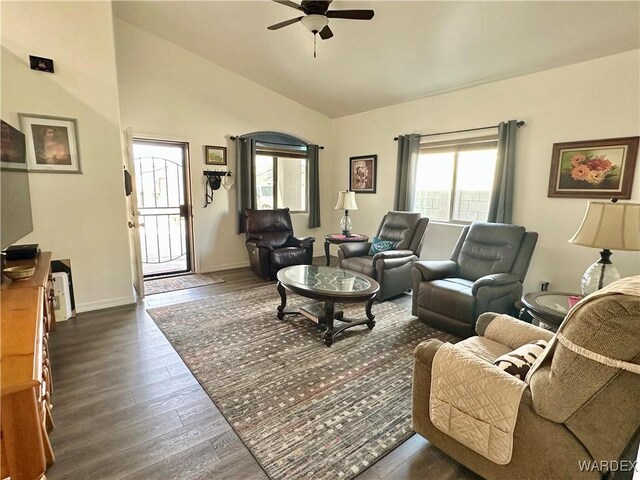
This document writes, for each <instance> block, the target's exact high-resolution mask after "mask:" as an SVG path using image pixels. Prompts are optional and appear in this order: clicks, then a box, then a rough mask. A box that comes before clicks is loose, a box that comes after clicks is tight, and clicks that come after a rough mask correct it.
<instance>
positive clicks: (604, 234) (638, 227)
mask: <svg viewBox="0 0 640 480" xmlns="http://www.w3.org/2000/svg"><path fill="white" fill-rule="evenodd" d="M617 201H618V200H617V199H616V198H613V199H611V202H589V204H588V205H587V212H586V213H585V215H584V218H583V219H582V224H581V225H580V228H578V231H577V232H576V233H575V235H574V236H573V237H572V238H571V239H570V240H569V242H570V243H575V244H577V245H584V246H585V247H594V248H602V251H601V252H600V259H599V260H598V261H597V262H596V263H594V264H593V265H591V266H590V267H589V268H588V269H587V271H586V272H584V275H583V276H582V281H581V283H580V287H581V288H582V293H583V294H584V295H588V294H590V293H593V292H595V291H596V290H600V289H601V288H602V287H604V286H605V285H608V284H610V283H612V282H615V281H616V280H619V279H620V274H619V273H618V270H617V269H616V267H614V266H613V264H612V263H611V259H610V257H611V250H640V203H617Z"/></svg>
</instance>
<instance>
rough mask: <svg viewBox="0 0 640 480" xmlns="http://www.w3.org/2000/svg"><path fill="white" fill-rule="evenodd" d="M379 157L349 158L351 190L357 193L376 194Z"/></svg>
mask: <svg viewBox="0 0 640 480" xmlns="http://www.w3.org/2000/svg"><path fill="white" fill-rule="evenodd" d="M377 162H378V156H377V155H363V156H360V157H350V158H349V190H351V191H352V192H356V193H376V164H377Z"/></svg>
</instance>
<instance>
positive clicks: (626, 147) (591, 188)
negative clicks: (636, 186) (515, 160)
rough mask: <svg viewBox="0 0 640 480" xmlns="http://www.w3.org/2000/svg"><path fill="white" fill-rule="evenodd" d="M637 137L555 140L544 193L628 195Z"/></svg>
mask: <svg viewBox="0 0 640 480" xmlns="http://www.w3.org/2000/svg"><path fill="white" fill-rule="evenodd" d="M639 138H640V137H625V138H608V139H604V140H588V141H581V142H566V143H555V144H554V145H553V154H552V157H551V175H550V178H549V192H548V194H547V196H548V197H565V198H611V197H617V198H620V199H629V198H631V187H632V184H633V174H634V170H635V167H636V160H637V157H638V139H639Z"/></svg>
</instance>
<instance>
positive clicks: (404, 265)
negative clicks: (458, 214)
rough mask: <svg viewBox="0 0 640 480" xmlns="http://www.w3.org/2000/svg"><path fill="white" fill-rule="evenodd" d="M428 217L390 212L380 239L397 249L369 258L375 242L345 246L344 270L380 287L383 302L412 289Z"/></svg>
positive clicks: (341, 252)
mask: <svg viewBox="0 0 640 480" xmlns="http://www.w3.org/2000/svg"><path fill="white" fill-rule="evenodd" d="M427 223H429V219H428V218H424V217H422V214H420V213H414V212H394V211H392V212H388V213H387V214H386V215H385V216H384V217H382V221H381V222H380V227H379V228H378V233H376V237H377V238H378V239H380V240H388V241H391V242H394V243H395V244H396V246H395V248H394V249H393V250H387V251H385V252H379V253H376V254H375V255H369V249H370V248H371V242H366V243H343V244H341V245H340V248H339V249H338V260H339V266H340V268H344V269H346V270H351V271H354V272H358V273H363V274H365V275H368V276H369V277H372V278H374V279H376V280H377V281H378V283H379V284H380V291H379V292H378V294H377V295H376V299H378V300H380V301H382V300H386V299H387V298H390V297H393V296H396V295H400V294H401V293H403V292H405V291H407V290H409V289H410V288H411V266H412V265H413V262H415V261H416V260H418V258H420V251H421V250H422V241H423V239H424V232H425V229H426V228H427Z"/></svg>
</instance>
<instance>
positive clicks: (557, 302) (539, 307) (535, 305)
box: [522, 292, 582, 331]
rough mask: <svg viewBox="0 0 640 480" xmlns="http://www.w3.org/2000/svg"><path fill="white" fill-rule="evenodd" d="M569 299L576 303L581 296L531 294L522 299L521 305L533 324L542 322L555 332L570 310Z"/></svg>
mask: <svg viewBox="0 0 640 480" xmlns="http://www.w3.org/2000/svg"><path fill="white" fill-rule="evenodd" d="M570 297H573V298H574V299H575V301H576V302H577V301H578V300H579V299H581V298H582V295H579V294H577V293H566V292H532V293H527V294H526V295H525V296H524V297H522V303H523V304H524V306H525V308H526V309H527V313H529V315H531V316H532V317H533V321H534V324H539V323H541V322H542V323H544V324H546V325H548V326H549V327H551V330H553V331H556V330H557V329H558V327H559V326H560V324H561V323H562V321H563V320H564V317H566V316H567V313H569V310H570V309H571V307H570V305H569V298H570ZM572 305H573V304H572Z"/></svg>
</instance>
